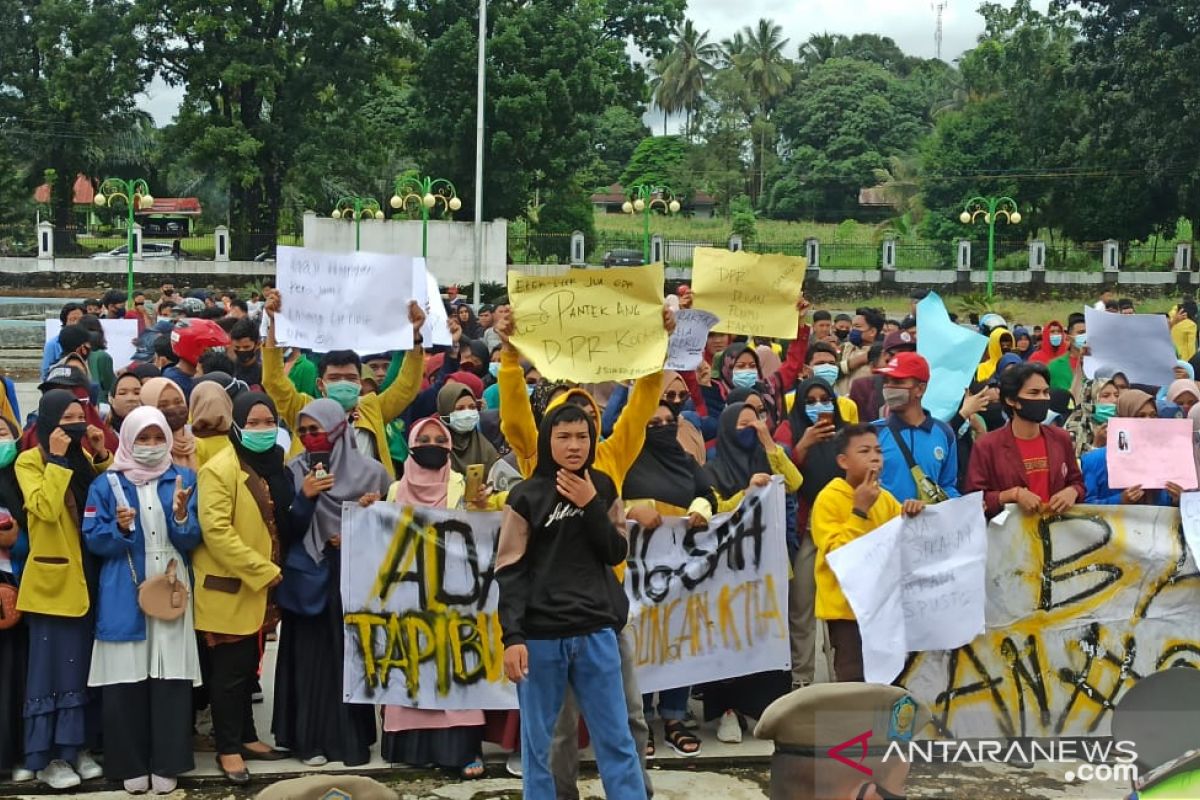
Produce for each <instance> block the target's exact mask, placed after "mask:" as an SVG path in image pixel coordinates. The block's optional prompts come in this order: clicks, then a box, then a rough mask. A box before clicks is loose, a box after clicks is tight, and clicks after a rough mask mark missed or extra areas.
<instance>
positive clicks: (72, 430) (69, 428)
mask: <svg viewBox="0 0 1200 800" xmlns="http://www.w3.org/2000/svg"><path fill="white" fill-rule="evenodd" d="M58 427H60V428H62V431H63V433H65V434H66V435H67V436H70V437H71V442H72V443H73V444H78V443H79V442H81V441H83V435H84V434H85V433H87V423H86V422H72V423H71V424H69V425H59V426H58Z"/></svg>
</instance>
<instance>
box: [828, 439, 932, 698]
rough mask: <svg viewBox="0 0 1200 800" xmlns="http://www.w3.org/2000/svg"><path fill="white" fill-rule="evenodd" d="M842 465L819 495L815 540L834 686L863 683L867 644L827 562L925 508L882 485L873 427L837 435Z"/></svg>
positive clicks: (877, 444) (878, 451)
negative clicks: (838, 475)
mask: <svg viewBox="0 0 1200 800" xmlns="http://www.w3.org/2000/svg"><path fill="white" fill-rule="evenodd" d="M835 443H836V445H837V452H838V456H837V463H838V466H839V467H840V468H841V469H842V470H844V471H845V473H846V477H845V478H834V479H833V480H832V481H830V482H829V483H828V484H826V486H825V488H824V489H822V490H821V491H820V493H819V494H818V495H817V499H816V501H815V502H814V503H813V510H812V523H811V524H812V537H813V544H814V545H816V548H817V556H816V562H815V567H814V569H815V576H814V577H815V578H816V584H817V618H818V619H823V620H825V622H826V625H827V626H828V629H829V643H830V645H831V646H832V647H833V671H834V676H835V680H838V681H862V680H863V661H862V638H861V636H860V634H859V630H858V621H857V620H856V619H855V617H854V611H853V610H852V609H851V608H850V603H849V602H848V601H847V600H846V597H845V595H843V594H842V588H841V586H840V585H839V584H838V580H837V576H836V575H834V574H833V569H832V568H830V566H829V562H828V560H827V559H828V556H829V553H830V552H831V551H833V550H836V549H838V548H839V547H841V546H842V545H845V544H849V543H850V542H852V541H854V540H855V539H858V538H861V537H863V536H866V535H867V534H868V533H870V532H871V531H873V530H875V529H876V528H878V527H879V526H881V525H883V524H884V523H885V522H887V521H888V520H891V519H894V518H895V517H898V516H900V514H901V513H903V514H905V515H906V516H909V517H912V516H916V515H917V514H919V513H921V511H922V510H923V509H924V508H925V504H924V503H923V502H922V501H920V500H905V501H904V505H901V504H900V503H899V502H897V501H896V498H895V497H893V496H892V495H891V493H890V492H888V490H887V489H884V488H883V487H882V486H880V485H879V472H880V470H881V469H883V450H882V448H880V446H879V435H878V433H876V430H875V428H874V427H873V426H871V425H848V426H846V427H845V428H842V430H841V431H839V432H838V435H837V439H836V440H835Z"/></svg>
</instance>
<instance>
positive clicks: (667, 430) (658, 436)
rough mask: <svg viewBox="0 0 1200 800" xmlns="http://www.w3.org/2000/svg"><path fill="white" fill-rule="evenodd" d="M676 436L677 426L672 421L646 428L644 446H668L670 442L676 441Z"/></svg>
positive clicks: (677, 434) (677, 432)
mask: <svg viewBox="0 0 1200 800" xmlns="http://www.w3.org/2000/svg"><path fill="white" fill-rule="evenodd" d="M678 436H679V426H678V425H676V424H675V423H674V422H671V423H668V424H667V425H658V426H656V427H653V428H646V446H648V447H656V448H657V447H670V446H671V443H672V442H675V441H678Z"/></svg>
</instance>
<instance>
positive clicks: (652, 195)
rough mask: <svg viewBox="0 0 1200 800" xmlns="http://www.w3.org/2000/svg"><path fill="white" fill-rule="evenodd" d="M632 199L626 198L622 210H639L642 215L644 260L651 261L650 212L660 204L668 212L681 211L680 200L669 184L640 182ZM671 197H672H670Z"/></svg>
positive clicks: (632, 191)
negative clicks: (652, 184)
mask: <svg viewBox="0 0 1200 800" xmlns="http://www.w3.org/2000/svg"><path fill="white" fill-rule="evenodd" d="M629 191H630V195H629V196H630V198H632V199H630V200H626V201H625V203H624V204H623V205H622V206H621V210H622V211H624V212H625V213H626V214H633V213H634V212H637V213H639V214H641V215H642V262H643V263H646V264H649V263H650V212H651V211H653V210H654V207H655V206H658V207H659V208H661V209H662V210H663V212H664V213H667V214H678V213H679V208H680V206H679V201H678V200H676V199H675V193H674V192H672V191H671V189H670V187H668V186H651V185H650V184H646V183H639V184H637V185H636V186H634V187H633V188H631V189H630V190H629ZM668 198H670V199H668Z"/></svg>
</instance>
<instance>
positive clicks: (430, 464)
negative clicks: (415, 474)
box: [408, 444, 450, 469]
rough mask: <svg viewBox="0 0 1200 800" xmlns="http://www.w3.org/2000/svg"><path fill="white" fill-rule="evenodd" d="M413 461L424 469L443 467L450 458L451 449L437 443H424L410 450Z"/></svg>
mask: <svg viewBox="0 0 1200 800" xmlns="http://www.w3.org/2000/svg"><path fill="white" fill-rule="evenodd" d="M408 454H409V455H410V456H412V460H413V462H414V463H415V464H416V465H417V466H418V467H421V468H422V469H441V468H442V467H444V466H446V462H447V461H449V460H450V451H449V450H447V449H446V448H444V447H441V446H439V445H436V444H424V445H421V446H420V447H414V448H413V449H411V450H409V451H408Z"/></svg>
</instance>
